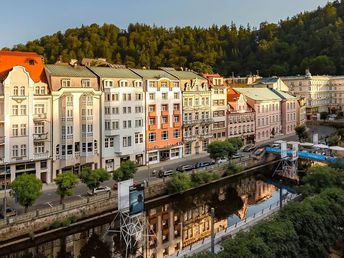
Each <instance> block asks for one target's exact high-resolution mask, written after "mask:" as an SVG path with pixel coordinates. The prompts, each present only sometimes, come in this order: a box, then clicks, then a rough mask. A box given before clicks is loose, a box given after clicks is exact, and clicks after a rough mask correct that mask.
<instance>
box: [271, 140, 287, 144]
mask: <svg viewBox="0 0 344 258" xmlns="http://www.w3.org/2000/svg"><path fill="white" fill-rule="evenodd" d="M283 142H285V141H282V140H277V141H274V143H276V144H281V143H283Z"/></svg>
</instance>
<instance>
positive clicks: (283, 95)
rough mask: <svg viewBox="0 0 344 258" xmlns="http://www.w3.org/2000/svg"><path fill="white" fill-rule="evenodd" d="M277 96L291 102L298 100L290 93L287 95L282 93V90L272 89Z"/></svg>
mask: <svg viewBox="0 0 344 258" xmlns="http://www.w3.org/2000/svg"><path fill="white" fill-rule="evenodd" d="M271 90H272V91H273V92H274V93H275V94H277V95H278V96H279V97H281V98H282V99H288V100H291V99H294V100H295V99H296V97H295V96H293V95H290V94H289V93H286V92H284V91H280V90H274V89H271Z"/></svg>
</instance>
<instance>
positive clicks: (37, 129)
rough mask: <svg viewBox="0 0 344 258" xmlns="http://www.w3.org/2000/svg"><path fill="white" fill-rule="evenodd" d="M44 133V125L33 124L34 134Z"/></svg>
mask: <svg viewBox="0 0 344 258" xmlns="http://www.w3.org/2000/svg"><path fill="white" fill-rule="evenodd" d="M43 133H44V123H35V134H43Z"/></svg>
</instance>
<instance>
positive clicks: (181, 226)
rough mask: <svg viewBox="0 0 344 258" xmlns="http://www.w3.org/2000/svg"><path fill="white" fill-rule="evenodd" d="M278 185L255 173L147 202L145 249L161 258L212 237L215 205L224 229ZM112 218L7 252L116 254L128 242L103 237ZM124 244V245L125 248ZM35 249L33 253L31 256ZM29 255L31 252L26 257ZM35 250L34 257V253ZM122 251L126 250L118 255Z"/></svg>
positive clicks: (266, 201) (261, 204)
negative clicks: (269, 182) (98, 224)
mask: <svg viewBox="0 0 344 258" xmlns="http://www.w3.org/2000/svg"><path fill="white" fill-rule="evenodd" d="M278 198H279V194H278V190H277V189H276V187H275V186H274V185H272V184H268V183H265V182H264V181H263V180H261V179H257V178H256V177H255V176H252V175H251V176H244V177H241V178H238V179H236V180H233V179H232V180H227V181H221V182H218V183H216V184H213V185H210V186H206V187H202V188H200V189H197V190H193V191H191V192H187V193H185V194H178V195H176V196H173V197H170V198H165V199H162V200H159V201H155V202H148V203H147V204H146V221H147V231H146V232H145V235H146V236H147V237H146V238H145V241H144V243H145V244H144V246H143V247H142V248H138V249H137V250H138V252H137V255H138V254H140V255H142V256H144V257H148V258H154V257H156V258H160V257H166V256H168V255H173V254H176V253H177V252H178V251H180V250H181V249H183V248H185V247H188V246H190V245H192V244H193V243H195V242H198V241H200V240H202V239H203V238H205V237H208V236H210V230H211V217H210V213H209V209H210V207H214V208H215V224H214V226H215V232H219V231H222V230H224V229H226V228H227V227H229V226H231V225H233V224H235V223H236V222H238V221H239V220H244V219H245V218H246V217H248V216H251V215H253V214H254V213H255V212H258V211H259V210H261V209H263V208H266V207H268V206H269V205H271V203H274V202H276V201H278ZM109 223H110V220H109V221H108V222H107V223H104V224H103V225H101V226H97V227H92V225H89V228H86V229H82V230H80V232H77V233H73V234H68V232H64V233H65V234H66V235H65V236H64V237H57V239H55V240H53V241H49V242H43V243H39V244H36V243H35V241H33V242H32V244H33V245H32V247H31V248H27V249H25V250H22V251H19V250H18V249H19V248H18V247H17V248H18V249H17V251H15V252H12V253H11V254H8V255H5V256H1V257H6V258H18V257H37V258H38V257H39V258H43V257H47V258H56V257H63V258H66V257H67V258H68V257H75V258H77V257H81V258H84V257H85V258H86V257H87V258H91V257H92V256H94V257H96V258H98V257H101V258H107V257H112V255H114V252H115V253H122V255H123V252H119V250H122V251H123V243H122V242H121V239H120V236H119V234H115V235H114V237H112V238H113V239H114V240H115V241H114V244H113V245H112V246H108V245H107V244H105V243H104V242H103V241H104V239H103V237H102V236H104V233H105V232H106V230H107V228H108V226H109ZM121 245H122V247H121ZM31 254H32V255H31ZM23 255H26V256H23ZM28 255H31V256H28ZM117 255H118V256H121V254H117Z"/></svg>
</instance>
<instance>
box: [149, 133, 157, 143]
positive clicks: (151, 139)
mask: <svg viewBox="0 0 344 258" xmlns="http://www.w3.org/2000/svg"><path fill="white" fill-rule="evenodd" d="M148 141H149V142H155V141H156V133H149V134H148Z"/></svg>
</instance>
